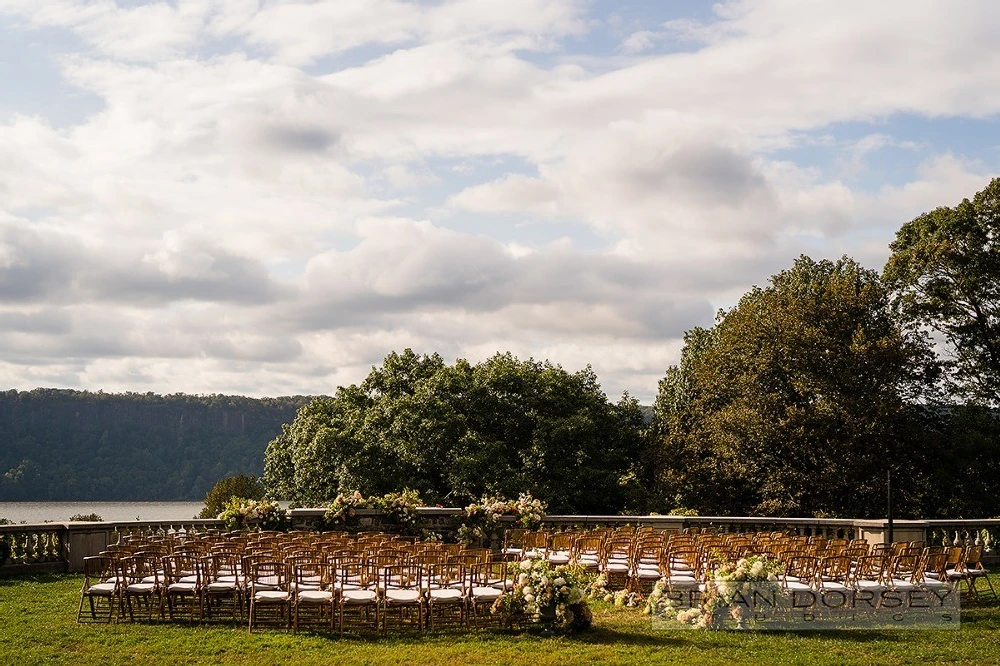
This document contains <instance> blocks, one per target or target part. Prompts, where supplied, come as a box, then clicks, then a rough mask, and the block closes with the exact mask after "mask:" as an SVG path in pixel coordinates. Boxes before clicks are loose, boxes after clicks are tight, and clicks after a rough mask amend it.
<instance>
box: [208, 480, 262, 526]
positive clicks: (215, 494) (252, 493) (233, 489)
mask: <svg viewBox="0 0 1000 666" xmlns="http://www.w3.org/2000/svg"><path fill="white" fill-rule="evenodd" d="M234 497H239V498H242V499H252V500H259V499H264V486H262V485H260V482H259V481H257V477H255V476H247V475H245V474H237V475H236V476H228V477H226V478H224V479H219V480H218V481H217V482H216V484H215V485H214V486H212V489H211V490H209V491H208V494H207V495H205V508H204V509H202V510H201V513H200V514H199V516H198V517H199V518H215V517H216V516H218V515H219V514H220V513H221V512H222V510H223V509H224V508H225V506H226V502H228V501H229V500H231V499H232V498H234Z"/></svg>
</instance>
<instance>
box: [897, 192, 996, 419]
mask: <svg viewBox="0 0 1000 666" xmlns="http://www.w3.org/2000/svg"><path fill="white" fill-rule="evenodd" d="M890 248H891V249H892V255H891V256H890V258H889V261H888V263H887V264H886V266H885V271H884V277H885V280H886V282H887V284H889V285H890V287H891V288H893V289H894V290H895V292H896V296H897V302H898V305H899V307H900V309H901V312H902V313H903V315H904V316H905V317H906V318H907V319H908V321H909V322H910V323H911V324H912V325H914V326H923V327H927V328H930V329H932V330H934V331H936V332H937V333H939V334H940V335H941V336H942V337H943V338H944V342H945V343H946V350H945V351H946V353H945V355H946V363H945V367H946V369H947V370H948V378H949V379H950V384H951V386H950V387H949V388H950V393H951V395H952V396H953V397H954V398H956V399H958V400H960V401H961V400H971V401H974V402H980V403H984V404H987V405H994V406H996V405H1000V178H997V179H994V180H993V181H992V182H991V183H990V184H989V185H988V186H987V187H986V188H985V189H984V190H983V191H981V192H979V193H977V194H976V196H975V197H974V198H973V199H972V201H969V200H968V199H965V200H963V201H962V203H960V204H959V205H958V206H956V207H954V208H948V207H941V208H937V209H935V210H933V211H931V212H930V213H924V214H923V215H920V216H918V217H916V218H915V219H913V220H911V221H910V222H907V223H906V224H904V225H903V226H902V228H900V230H899V232H898V233H897V234H896V240H895V241H894V242H893V243H892V244H891V245H890Z"/></svg>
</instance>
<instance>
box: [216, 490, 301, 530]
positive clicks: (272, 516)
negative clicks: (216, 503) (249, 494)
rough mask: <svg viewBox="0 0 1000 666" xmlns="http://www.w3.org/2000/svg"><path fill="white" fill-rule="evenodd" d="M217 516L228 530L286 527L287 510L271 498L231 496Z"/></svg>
mask: <svg viewBox="0 0 1000 666" xmlns="http://www.w3.org/2000/svg"><path fill="white" fill-rule="evenodd" d="M218 518H219V520H221V521H222V522H224V523H225V524H226V529H228V530H246V529H261V530H284V529H287V528H288V512H287V511H285V510H284V509H282V508H281V507H280V506H279V505H278V503H277V502H274V501H271V500H252V499H243V498H241V497H233V498H231V499H230V500H229V501H227V502H226V504H225V505H224V507H223V509H222V513H220V514H219V517H218Z"/></svg>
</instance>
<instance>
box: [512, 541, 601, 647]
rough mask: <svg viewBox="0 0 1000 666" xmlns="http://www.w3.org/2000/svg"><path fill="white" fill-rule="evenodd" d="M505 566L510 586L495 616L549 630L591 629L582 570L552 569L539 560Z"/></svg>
mask: <svg viewBox="0 0 1000 666" xmlns="http://www.w3.org/2000/svg"><path fill="white" fill-rule="evenodd" d="M507 566H508V576H509V577H510V580H511V581H512V583H513V586H512V587H511V590H510V592H509V593H508V594H505V595H503V596H502V597H500V598H499V599H498V600H497V602H496V603H495V604H494V606H493V612H494V613H504V614H505V615H506V616H507V617H508V618H517V617H522V618H525V619H526V620H527V621H529V622H531V623H535V624H540V625H543V626H545V627H549V628H562V629H566V630H570V631H579V630H583V629H587V628H588V627H590V624H591V622H592V621H593V616H592V615H591V612H590V607H589V606H588V605H587V598H586V592H585V590H586V588H587V584H588V574H587V572H586V571H585V570H584V569H583V568H582V567H578V566H572V565H559V566H556V567H553V566H551V565H550V564H549V563H548V562H546V561H545V560H541V559H534V560H523V561H521V562H510V563H508V565H507Z"/></svg>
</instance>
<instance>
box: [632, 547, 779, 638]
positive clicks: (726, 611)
mask: <svg viewBox="0 0 1000 666" xmlns="http://www.w3.org/2000/svg"><path fill="white" fill-rule="evenodd" d="M782 571H783V568H782V565H781V563H780V562H779V561H778V560H776V559H775V558H773V557H769V556H767V555H752V556H750V557H745V558H742V559H740V560H739V561H737V562H736V563H735V564H731V563H730V564H723V565H721V566H719V567H718V568H717V569H716V570H715V572H714V573H713V574H712V576H711V577H710V578H709V579H708V580H707V581H706V583H705V590H704V592H703V594H702V597H701V598H702V602H701V605H700V606H695V607H691V608H684V607H683V606H682V605H681V604H680V602H678V601H677V600H675V599H670V598H668V595H667V583H666V581H665V580H663V579H661V580H659V581H657V583H656V585H655V586H653V591H652V592H651V593H650V595H649V598H648V599H647V600H646V608H645V612H646V613H647V614H650V615H655V616H657V617H661V618H664V619H674V620H677V621H678V622H681V623H683V624H689V625H692V626H694V627H697V628H699V629H729V628H733V629H745V628H746V627H747V626H748V623H749V622H750V619H749V618H748V617H746V611H747V610H748V606H747V605H746V603H745V602H744V601H743V600H745V599H747V598H748V597H749V595H750V589H751V586H752V585H754V584H765V583H768V582H770V583H774V584H775V585H777V581H778V578H779V576H780V575H781V573H782Z"/></svg>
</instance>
